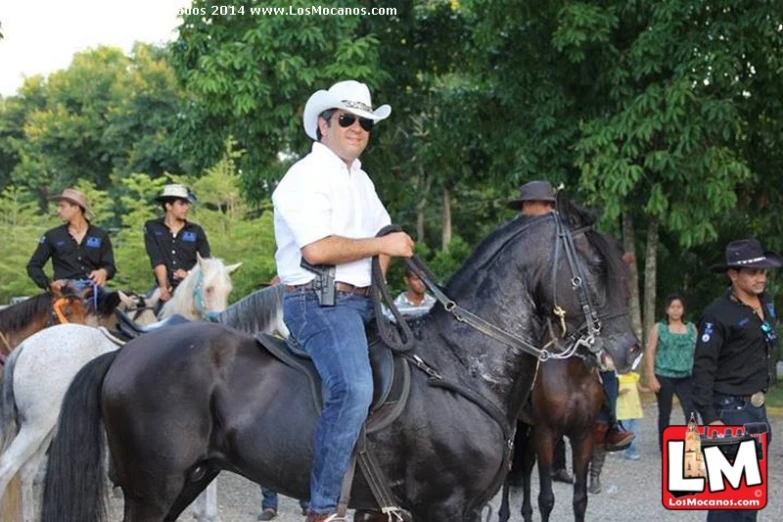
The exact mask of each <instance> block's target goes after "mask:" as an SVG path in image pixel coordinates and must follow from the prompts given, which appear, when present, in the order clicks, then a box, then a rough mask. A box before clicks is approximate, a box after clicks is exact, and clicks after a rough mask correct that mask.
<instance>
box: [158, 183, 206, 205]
mask: <svg viewBox="0 0 783 522" xmlns="http://www.w3.org/2000/svg"><path fill="white" fill-rule="evenodd" d="M171 198H178V199H184V200H185V201H188V202H190V203H195V202H196V196H195V195H194V194H193V193H192V192H191V191H190V189H188V187H186V186H185V185H180V184H179V183H173V184H170V185H166V186H164V187H163V193H162V194H161V195H160V196H158V197H156V198H155V201H164V200H167V199H171Z"/></svg>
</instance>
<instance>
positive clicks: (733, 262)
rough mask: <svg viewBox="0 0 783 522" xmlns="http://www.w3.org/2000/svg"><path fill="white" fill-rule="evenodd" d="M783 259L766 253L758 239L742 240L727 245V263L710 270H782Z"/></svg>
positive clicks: (713, 266) (718, 271)
mask: <svg viewBox="0 0 783 522" xmlns="http://www.w3.org/2000/svg"><path fill="white" fill-rule="evenodd" d="M782 266H783V258H781V257H780V256H779V255H777V254H776V253H774V252H764V250H762V248H761V243H760V242H759V240H758V239H753V238H751V239H740V240H737V241H732V242H731V243H729V244H728V245H726V263H725V264H717V265H712V266H711V267H710V270H711V271H712V272H715V273H720V272H725V271H726V270H728V269H730V268H734V269H740V268H780V267H782Z"/></svg>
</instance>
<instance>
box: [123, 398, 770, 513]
mask: <svg viewBox="0 0 783 522" xmlns="http://www.w3.org/2000/svg"><path fill="white" fill-rule="evenodd" d="M656 418H657V409H656V405H655V404H654V403H653V404H649V403H648V404H646V405H645V418H644V419H642V420H641V422H640V425H641V429H640V430H639V431H640V434H639V436H640V448H639V449H640V453H641V455H642V458H641V459H640V460H638V461H628V460H625V459H624V458H622V456H621V454H614V455H611V456H610V457H608V458H607V460H606V465H605V466H604V472H603V475H602V484H603V493H601V494H599V495H591V496H590V498H589V501H588V507H587V517H586V518H587V520H597V521H600V522H629V521H632V520H636V519H638V518H641V517H643V518H642V519H643V520H648V521H649V520H654V521H655V522H666V521H672V522H674V521H677V522H696V521H698V522H703V521H704V520H705V518H706V515H705V512H703V511H667V510H666V509H664V508H663V506H662V505H661V465H660V457H659V456H658V449H657V435H656V427H655V426H656V420H655V419H656ZM681 418H682V413H681V411H680V410H679V409H678V408H675V411H674V412H672V419H673V420H678V419H681ZM772 425H773V426H772V429H773V432H774V433H775V435H776V439H775V442H774V445H773V447H772V448H771V451H770V457H771V458H770V462H771V463H772V464H771V465H770V466H769V478H770V482H769V496H770V500H769V503H768V505H767V507H766V508H765V509H764V510H762V511H761V513H760V514H759V518H758V520H759V521H760V522H780V521H782V520H783V499H782V498H781V497H780V491H783V464H782V463H783V445H781V443H780V441H781V437H783V416H776V417H773V418H772ZM533 473H534V476H535V477H537V476H538V475H537V472H536V471H535V470H534V471H533ZM218 481H219V482H218V484H219V485H218V498H219V503H220V514H221V517H222V522H252V521H254V520H256V518H257V516H258V513H259V511H260V507H259V503H260V498H261V494H260V491H259V488H258V486H257V485H255V484H253V483H251V482H249V481H247V480H245V479H243V478H242V477H238V476H237V475H234V474H231V473H223V474H221V475H220V476H219V478H218ZM554 488H555V489H554V492H555V497H556V502H555V509H554V511H553V512H552V517H551V519H550V520H551V521H552V522H570V521H573V515H572V510H571V488H570V486H567V485H565V484H560V483H556V484H555V485H554ZM537 496H538V488H537V480H534V485H533V497H534V498H533V508H534V513H535V514H534V519H535V520H540V517H539V514H538V509H537V506H536V504H537V500H536V498H537ZM492 504H493V510H494V513H495V514H494V515H493V518H492V519H493V520H497V518H496V517H497V508H498V505H499V500H498V499H497V498H496V499H495V500H494V501H493V503H492ZM520 505H521V497H520V496H517V497H516V498H512V511H513V512H514V516H512V518H511V520H512V521H514V522H516V521H521V520H522V518H521V516H520V515H519V507H520ZM112 508H113V509H112V511H113V513H114V514H115V515H114V516H115V517H116V518H114V517H113V518H112V520H113V521H115V520H116V521H120V520H121V519H122V518H121V516H119V513H120V511H119V510H120V509H121V507H120V506H119V502H115V503H113V506H112ZM179 520H180V521H182V522H192V521H193V518H192V516H191V514H190V513H189V512H185V514H183V516H181V517H180V518H179ZM275 520H277V521H279V522H302V521H303V520H304V518H303V517H302V516H301V514H300V511H299V506H298V504H297V502H296V501H295V500H292V499H289V498H287V497H282V496H281V497H280V512H279V515H278V517H277V518H276V519H275ZM418 522H421V521H418ZM424 522H426V521H424Z"/></svg>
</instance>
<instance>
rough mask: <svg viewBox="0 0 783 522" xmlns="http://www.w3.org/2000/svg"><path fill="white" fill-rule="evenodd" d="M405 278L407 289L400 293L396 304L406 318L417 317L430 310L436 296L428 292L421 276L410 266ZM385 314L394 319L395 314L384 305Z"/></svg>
mask: <svg viewBox="0 0 783 522" xmlns="http://www.w3.org/2000/svg"><path fill="white" fill-rule="evenodd" d="M403 280H404V281H405V286H406V290H405V291H403V292H400V295H398V296H397V297H396V298H395V299H394V306H396V307H397V310H399V311H400V314H401V315H402V316H403V317H405V318H409V319H416V318H417V317H421V316H422V315H424V314H426V313H427V312H429V311H430V308H432V306H433V305H434V304H435V298H434V297H432V296H431V295H430V294H428V293H427V288H426V287H425V286H424V283H423V282H422V280H421V279H419V276H417V275H416V274H414V273H413V271H412V270H411V269H410V268H408V269H406V270H405V277H404V278H403ZM383 314H384V315H385V316H386V317H387V318H388V319H389V320H390V321H392V322H393V321H394V316H393V315H392V313H391V311H390V310H389V309H388V308H386V307H384V310H383Z"/></svg>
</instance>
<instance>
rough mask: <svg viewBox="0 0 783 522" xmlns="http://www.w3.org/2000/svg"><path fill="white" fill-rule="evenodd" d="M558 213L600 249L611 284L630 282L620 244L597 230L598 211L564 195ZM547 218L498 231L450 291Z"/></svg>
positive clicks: (465, 266)
mask: <svg viewBox="0 0 783 522" xmlns="http://www.w3.org/2000/svg"><path fill="white" fill-rule="evenodd" d="M557 211H558V213H559V214H560V216H561V218H562V219H563V220H564V221H565V223H566V224H567V225H568V227H569V228H570V229H571V230H572V231H576V230H579V229H585V230H583V234H584V236H585V238H587V241H588V242H589V243H590V245H591V246H592V247H593V248H595V249H596V251H597V252H598V255H599V257H600V258H601V259H602V261H603V268H604V269H605V270H606V277H607V281H610V282H614V281H621V280H624V279H626V277H627V273H628V267H627V265H626V264H625V263H624V262H623V261H622V257H621V255H622V249H621V248H620V246H619V244H618V243H617V242H616V241H615V240H614V239H612V238H610V237H609V236H607V235H606V234H603V233H601V232H598V231H597V230H595V229H594V228H593V227H594V226H595V223H596V221H597V220H598V216H599V213H598V212H597V211H596V210H593V209H589V208H586V207H582V206H580V205H577V204H576V203H574V202H573V201H571V200H570V199H569V198H568V197H567V196H566V195H565V193H564V192H562V191H560V192H559V193H558V195H557ZM545 217H546V218H548V217H549V215H548V214H547V215H546V216H540V217H533V218H531V219H512V220H511V221H509V222H507V223H505V224H503V225H501V226H500V227H498V228H497V229H495V230H494V231H493V232H492V233H491V234H490V235H489V236H487V237H486V238H485V239H484V240H483V241H482V242H481V243H479V245H478V247H476V249H475V250H474V251H473V253H472V254H471V255H470V257H468V259H467V260H466V261H465V262H464V263H463V264H462V266H461V267H460V269H459V270H457V272H456V273H455V274H454V275H453V276H452V277H451V279H450V280H449V282H448V284H447V287H448V288H450V289H453V288H455V287H460V286H462V285H463V284H465V283H467V282H468V281H470V280H471V279H472V277H473V275H474V274H475V273H476V272H479V271H481V270H482V269H484V268H485V267H486V266H487V265H489V264H490V263H492V261H493V260H494V259H495V258H496V257H497V256H499V255H500V254H501V252H502V251H503V249H504V248H505V247H506V246H507V245H508V244H509V243H511V242H512V241H514V240H515V239H517V238H518V237H519V236H521V235H522V234H524V233H526V232H527V231H528V230H529V229H530V228H531V227H532V225H534V224H535V223H541V222H542V221H541V220H542V219H543V218H545Z"/></svg>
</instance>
